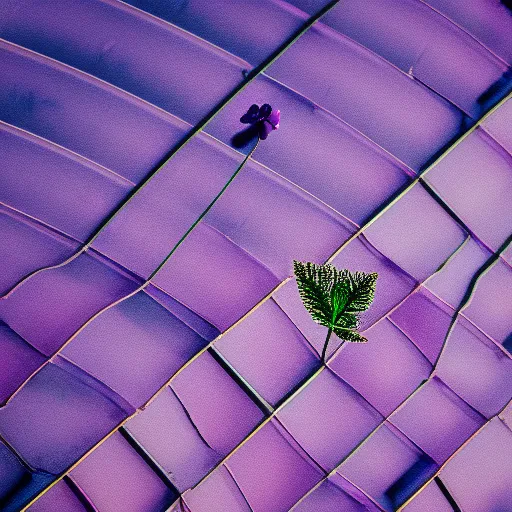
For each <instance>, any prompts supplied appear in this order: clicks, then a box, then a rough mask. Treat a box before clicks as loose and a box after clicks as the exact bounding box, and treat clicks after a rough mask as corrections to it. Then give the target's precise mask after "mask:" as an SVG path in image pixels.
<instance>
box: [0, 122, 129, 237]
mask: <svg viewBox="0 0 512 512" xmlns="http://www.w3.org/2000/svg"><path fill="white" fill-rule="evenodd" d="M0 160H1V161H2V165H3V172H2V174H1V175H0V201H1V202H3V203H5V204H7V205H9V206H12V207H13V208H16V209H17V210H20V211H22V212H24V213H26V214H27V215H30V216H32V217H35V218H36V219H39V220H41V221H42V222H45V223H47V224H49V225H51V226H53V227H55V228H56V229H58V230H60V231H63V232H65V233H66V234H68V235H70V236H72V237H74V238H76V239H78V240H86V239H87V238H88V237H89V236H90V235H91V234H92V232H93V231H94V229H95V228H96V227H97V226H98V225H99V224H100V223H101V221H102V220H103V219H104V218H105V217H107V216H108V214H109V213H110V212H111V211H112V210H113V209H114V208H115V207H116V206H117V205H118V204H119V203H120V202H121V201H122V200H123V199H124V197H125V196H126V195H127V194H128V192H129V191H130V190H131V189H132V184H131V183H130V182H129V181H127V180H125V179H122V178H121V177H120V176H117V175H115V174H113V173H110V172H108V171H107V170H106V169H104V168H102V167H100V166H98V165H96V164H93V163H92V162H90V161H88V160H86V159H84V158H80V157H79V156H77V155H75V154H74V153H71V152H68V151H65V150H63V149H62V148H60V147H58V146H55V145H53V144H49V143H47V142H46V141H44V140H43V139H39V138H37V137H34V136H32V135H30V134H28V133H26V132H22V131H21V130H17V129H15V128H13V127H11V126H9V125H6V124H3V123H0Z"/></svg>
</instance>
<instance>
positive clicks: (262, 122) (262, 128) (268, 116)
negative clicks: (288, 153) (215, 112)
mask: <svg viewBox="0 0 512 512" xmlns="http://www.w3.org/2000/svg"><path fill="white" fill-rule="evenodd" d="M280 119H281V112H280V111H279V110H276V111H274V110H272V107H271V106H270V105H269V104H268V103H265V104H263V105H262V106H261V107H258V105H251V106H250V107H249V110H248V111H247V112H246V113H245V114H244V115H243V116H242V117H241V118H240V122H241V123H244V124H252V125H255V126H256V127H257V128H258V134H259V137H260V139H261V140H265V139H266V138H267V137H268V134H269V133H270V132H271V131H273V130H277V129H278V128H279V121H280Z"/></svg>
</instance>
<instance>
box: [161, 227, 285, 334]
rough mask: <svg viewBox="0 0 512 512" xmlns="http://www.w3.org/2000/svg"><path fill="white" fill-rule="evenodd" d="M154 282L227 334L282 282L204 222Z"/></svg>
mask: <svg viewBox="0 0 512 512" xmlns="http://www.w3.org/2000/svg"><path fill="white" fill-rule="evenodd" d="M152 282H154V283H155V284H156V285H157V286H159V287H160V288H162V289H163V290H164V291H166V292H167V293H169V294H171V295H172V296H173V297H175V298H176V299H178V300H179V301H180V302H181V303H183V304H185V305H186V306H187V307H189V308H190V309H191V310H192V311H195V312H196V313H197V314H199V315H200V316H201V317H203V318H204V319H205V320H207V321H208V322H210V323H211V324H212V325H214V326H215V327H216V328H218V329H219V330H220V331H225V330H226V329H227V328H229V327H230V326H231V325H233V324H234V323H235V322H236V321H237V320H239V319H240V318H241V317H242V316H243V315H244V314H245V313H247V312H248V311H249V310H250V309H251V308H252V307H253V306H254V305H255V304H256V303H258V302H259V301H260V300H261V299H263V297H265V296H266V295H267V294H268V293H270V292H271V291H272V289H273V288H274V287H275V286H276V285H277V284H278V283H279V279H278V278H277V277H276V276H275V275H274V274H272V272H270V271H269V270H268V269H267V268H266V267H265V266H263V265H262V264H261V263H260V262H259V261H258V260H256V259H255V258H253V257H252V256H251V255H250V254H248V253H247V252H245V251H244V250H243V249H241V248H240V247H238V246H237V245H235V244H234V243H233V242H232V241H231V240H229V238H227V237H225V236H224V235H223V234H222V233H219V232H218V231H217V230H215V229H213V228H211V227H210V226H208V225H207V224H205V223H202V224H199V226H198V227H197V228H196V229H195V230H194V231H193V232H192V233H191V234H190V236H189V237H188V238H187V240H186V241H185V242H184V243H183V245H181V246H180V248H179V249H178V250H177V251H176V252H175V253H174V254H173V256H172V257H171V259H170V260H169V262H168V263H167V264H166V265H165V266H164V267H163V268H162V270H161V271H160V272H159V273H158V275H157V276H156V277H155V278H153V280H152Z"/></svg>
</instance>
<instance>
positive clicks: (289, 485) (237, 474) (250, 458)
mask: <svg viewBox="0 0 512 512" xmlns="http://www.w3.org/2000/svg"><path fill="white" fill-rule="evenodd" d="M226 465H227V467H228V468H229V469H230V470H231V471H232V473H233V477H234V478H235V480H236V481H237V483H238V485H239V486H240V489H241V491H242V492H243V493H244V495H245V497H246V498H247V501H248V503H249V504H250V506H251V509H252V510H253V511H254V512H266V511H267V510H273V511H275V512H286V511H288V510H289V509H290V506H291V505H293V504H294V503H295V502H296V501H297V500H298V499H299V498H300V497H301V496H302V495H304V494H305V492H306V491H308V490H309V489H310V488H311V487H313V486H314V485H315V484H316V483H317V482H318V481H319V480H320V478H321V477H322V474H321V473H320V472H319V470H318V469H317V468H316V467H315V466H313V465H312V463H311V462H310V461H308V460H307V459H306V456H305V454H303V453H301V451H300V448H298V446H297V445H296V444H295V443H293V441H292V440H291V438H289V436H287V435H286V433H285V432H283V431H282V429H281V428H279V426H277V425H275V424H274V423H268V424H267V425H265V426H264V427H263V428H262V429H261V430H260V431H258V432H257V433H256V434H255V435H254V436H253V437H251V438H250V439H249V440H248V441H247V442H246V443H245V444H244V445H243V446H242V447H241V448H240V449H239V450H238V451H237V452H236V453H234V454H233V455H232V456H231V458H230V459H229V460H228V462H227V463H226Z"/></svg>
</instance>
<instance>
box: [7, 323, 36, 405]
mask: <svg viewBox="0 0 512 512" xmlns="http://www.w3.org/2000/svg"><path fill="white" fill-rule="evenodd" d="M0 353H1V354H2V357H1V358H0V405H1V404H4V403H5V402H6V400H8V399H9V398H10V397H11V396H12V394H13V393H14V392H15V391H16V389H18V387H19V386H20V385H22V384H23V382H24V381H25V380H26V379H27V377H28V376H29V375H30V374H31V373H32V372H34V371H36V370H37V369H38V368H39V367H40V366H41V365H42V364H43V363H44V362H45V361H46V358H45V356H44V355H43V354H41V353H40V352H38V351H37V350H36V349H35V348H34V347H33V346H32V345H30V344H29V343H27V342H26V341H25V340H24V339H23V338H21V337H20V336H18V335H17V334H16V333H15V332H14V331H13V330H12V329H10V328H9V327H8V326H7V325H5V324H2V323H0Z"/></svg>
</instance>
